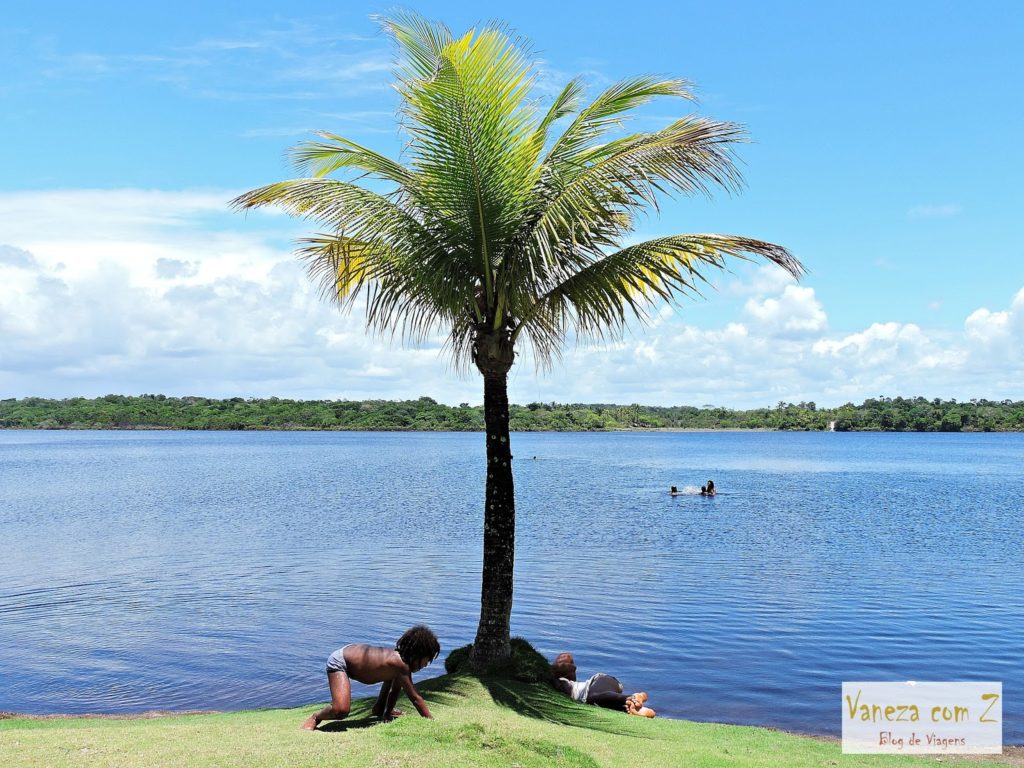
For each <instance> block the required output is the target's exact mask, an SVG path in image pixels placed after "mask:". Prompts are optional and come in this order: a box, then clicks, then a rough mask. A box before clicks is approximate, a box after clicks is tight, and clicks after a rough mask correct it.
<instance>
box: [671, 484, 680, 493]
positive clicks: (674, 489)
mask: <svg viewBox="0 0 1024 768" xmlns="http://www.w3.org/2000/svg"><path fill="white" fill-rule="evenodd" d="M669 493H679V491H678V490H677V489H676V487H675V486H674V485H673V486H672V488H671V489H670V490H669Z"/></svg>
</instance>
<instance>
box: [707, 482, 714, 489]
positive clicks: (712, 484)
mask: <svg viewBox="0 0 1024 768" xmlns="http://www.w3.org/2000/svg"><path fill="white" fill-rule="evenodd" d="M714 489H715V481H714V480H708V490H709V491H713V490H714Z"/></svg>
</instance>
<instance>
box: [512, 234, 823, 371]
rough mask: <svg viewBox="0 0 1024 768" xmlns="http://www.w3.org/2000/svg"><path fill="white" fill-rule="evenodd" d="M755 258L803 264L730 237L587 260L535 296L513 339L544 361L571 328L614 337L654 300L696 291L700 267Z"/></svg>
mask: <svg viewBox="0 0 1024 768" xmlns="http://www.w3.org/2000/svg"><path fill="white" fill-rule="evenodd" d="M729 257H731V258H738V259H742V260H751V259H753V258H755V257H760V258H764V259H766V260H768V261H769V262H772V263H774V264H777V265H778V266H780V267H782V268H783V269H785V270H786V271H787V272H789V273H790V274H791V275H793V276H794V277H799V276H800V275H801V274H802V273H803V267H802V265H801V264H800V262H799V261H797V260H796V258H794V257H793V255H792V254H791V253H790V252H789V251H788V250H786V249H785V248H783V247H782V246H779V245H775V244H773V243H768V242H764V241H762V240H754V239H751V238H747V237H740V236H735V235H716V234H692V235H673V236H669V237H660V238H656V239H653V240H648V241H645V242H642V243H637V244H636V245H631V246H628V247H626V248H623V249H621V250H619V251H616V252H615V253H611V254H608V255H607V256H604V257H603V258H601V259H599V260H597V261H594V262H593V263H591V264H590V265H589V266H587V267H585V268H583V269H580V270H579V271H577V272H575V273H574V274H572V275H571V276H569V277H568V278H567V279H565V280H564V281H562V282H561V283H559V284H558V285H556V286H554V287H553V288H551V289H550V290H549V291H547V292H546V293H545V294H544V295H542V296H540V297H538V298H537V300H536V302H535V304H534V305H533V307H532V308H531V309H530V310H529V311H528V312H527V314H526V315H525V316H524V317H523V320H522V322H521V324H520V325H519V327H518V328H517V329H516V331H515V334H514V336H519V335H520V334H523V333H525V334H526V335H527V336H528V337H529V338H530V340H531V343H532V345H533V346H534V348H535V350H539V352H540V355H539V357H538V360H539V362H540V363H542V364H543V363H546V362H548V360H546V359H545V358H546V357H548V355H549V351H550V350H551V349H552V348H554V347H556V346H557V341H558V339H562V338H564V336H565V333H566V331H567V329H568V328H569V327H570V326H571V327H573V328H575V329H576V331H577V332H578V334H579V335H580V336H581V337H583V338H603V337H605V336H612V337H615V336H618V335H619V334H621V332H622V331H623V330H624V329H625V327H626V325H627V323H628V322H629V321H630V320H637V321H639V322H641V323H644V322H646V321H647V320H648V319H649V313H650V311H651V310H652V309H653V308H654V307H655V306H656V305H657V304H658V303H659V302H662V301H664V302H674V301H677V300H678V299H679V298H681V297H683V296H687V295H691V296H692V295H699V293H700V285H701V284H703V283H707V282H708V280H707V277H706V272H707V270H708V269H709V268H710V269H716V270H721V269H724V268H725V266H726V259H727V258H729Z"/></svg>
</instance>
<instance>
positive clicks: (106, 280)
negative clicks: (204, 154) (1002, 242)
mask: <svg viewBox="0 0 1024 768" xmlns="http://www.w3.org/2000/svg"><path fill="white" fill-rule="evenodd" d="M233 194H234V193H233V192H231V191H224V190H200V191H180V192H168V191H147V190H136V189H125V190H108V191H99V190H63V191H49V192H24V193H5V194H0V244H2V245H0V338H2V340H3V341H2V344H0V397H25V396H32V395H36V396H48V397H70V396H78V395H83V396H97V395H103V394H108V393H123V394H141V393H145V392H150V393H158V392H161V393H164V394H169V395H185V394H195V395H206V396H212V397H232V396H242V397H248V396H271V395H276V396H279V397H295V398H302V399H321V398H331V399H333V398H347V399H366V398H382V399H397V398H415V397H419V396H422V395H427V396H430V397H434V398H435V399H437V400H440V401H443V402H447V403H453V404H454V403H459V402H479V400H480V399H481V392H482V386H481V384H480V381H479V378H478V377H477V376H476V375H475V374H474V373H471V374H470V375H461V376H460V375H459V373H458V372H457V371H456V370H454V369H453V366H452V365H451V362H450V360H449V359H448V358H447V357H446V355H445V353H444V350H443V338H438V339H436V340H434V341H433V342H432V343H430V344H427V345H425V346H424V347H423V348H418V349H408V348H401V347H400V346H399V345H397V344H394V343H391V342H390V341H389V340H387V339H379V338H374V337H371V336H369V335H367V334H366V333H365V332H364V330H363V323H362V317H361V316H360V315H359V314H358V312H355V313H353V314H351V315H347V316H344V315H340V314H339V313H338V312H337V311H336V310H335V309H334V308H332V307H331V306H329V305H327V304H325V303H323V302H322V301H321V300H320V298H319V296H318V295H317V293H316V290H315V288H314V287H313V285H312V284H311V283H310V282H309V281H308V280H307V279H306V277H305V275H304V273H303V271H302V267H301V265H300V264H298V263H297V262H296V260H295V259H294V258H293V257H292V255H291V253H290V250H289V242H288V237H287V236H286V235H288V236H291V235H297V234H299V233H301V231H302V229H301V225H294V226H295V227H297V229H295V230H294V231H292V230H291V229H288V227H283V226H282V220H283V217H280V216H274V215H268V214H254V215H250V217H248V218H247V219H243V218H242V217H241V216H235V215H231V214H230V213H228V211H227V208H226V201H227V200H229V199H230V198H231V197H232V195H233ZM289 226H291V225H289ZM722 278H723V279H722V280H721V281H720V283H719V291H718V294H717V295H715V294H712V295H711V296H710V301H711V302H716V301H719V300H722V301H733V302H736V305H737V310H736V314H735V317H733V318H732V319H730V320H728V321H727V322H725V323H724V324H721V325H718V326H714V325H712V326H706V325H702V324H700V320H701V309H702V307H701V305H700V304H691V303H686V304H683V305H682V307H681V311H680V309H677V308H672V307H668V306H666V307H663V308H662V310H661V312H660V313H659V314H658V315H657V317H656V318H655V320H654V322H653V323H652V324H651V326H650V327H648V328H642V327H639V326H634V328H633V331H632V333H631V334H629V335H627V337H626V338H624V339H622V340H619V341H616V342H612V343H606V344H603V345H597V346H579V347H577V346H576V345H575V344H574V343H573V341H572V340H570V341H569V342H568V343H567V346H566V350H565V355H564V357H563V360H562V362H561V363H560V364H558V365H557V366H556V368H555V370H554V371H552V372H551V373H548V374H537V373H536V372H535V370H534V366H533V362H532V360H531V359H530V356H529V352H528V350H524V352H525V354H523V355H522V356H521V357H520V359H519V361H518V364H517V366H516V368H514V369H513V374H512V378H511V381H510V395H511V397H512V399H513V400H515V401H516V402H530V401H535V400H543V401H549V400H557V401H561V402H619V403H626V402H640V403H645V404H658V405H677V404H690V405H701V404H714V405H721V406H727V407H755V406H766V405H773V404H774V403H776V402H777V401H779V400H786V401H792V402H798V401H808V400H813V401H815V402H818V403H820V404H822V405H836V404H840V403H842V402H846V401H848V400H852V401H860V400H862V399H864V398H866V397H873V396H878V395H891V396H895V395H904V396H909V395H924V396H927V397H956V398H959V399H970V398H974V397H985V398H991V399H1004V398H1012V399H1019V398H1022V397H1024V383H1022V382H1024V375H1022V374H1024V353H1022V350H1024V287H1022V286H1008V289H1007V294H1006V296H1005V302H1004V303H1002V304H1000V305H996V306H991V307H988V306H986V307H977V308H976V309H975V310H974V311H973V312H971V313H970V314H969V315H967V316H966V317H964V319H963V324H962V327H961V328H960V329H958V330H952V331H951V330H948V329H930V328H927V327H923V326H921V325H918V324H915V323H906V322H889V321H886V320H885V319H880V320H879V321H878V322H873V323H871V324H870V325H868V327H864V328H846V329H838V328H832V327H831V326H830V324H829V318H828V310H827V307H825V306H824V305H823V303H822V301H821V300H820V299H819V298H818V296H817V295H816V293H815V288H814V285H813V278H812V279H810V280H808V281H806V282H805V284H797V283H795V282H793V281H792V280H791V279H790V278H789V277H788V276H786V275H785V274H784V273H782V272H781V270H778V269H775V268H770V267H759V268H751V269H744V270H741V271H739V272H738V273H737V274H734V275H723V276H722Z"/></svg>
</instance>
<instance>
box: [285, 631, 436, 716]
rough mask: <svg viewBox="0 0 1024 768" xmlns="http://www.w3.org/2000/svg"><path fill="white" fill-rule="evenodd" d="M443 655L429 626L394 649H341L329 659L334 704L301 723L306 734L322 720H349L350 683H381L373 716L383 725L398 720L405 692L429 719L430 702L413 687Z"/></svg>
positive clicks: (403, 638) (408, 633)
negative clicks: (400, 697)
mask: <svg viewBox="0 0 1024 768" xmlns="http://www.w3.org/2000/svg"><path fill="white" fill-rule="evenodd" d="M440 652H441V644H440V643H439V642H438V641H437V637H436V636H435V635H434V633H433V632H431V631H430V630H429V629H428V628H427V627H425V626H423V625H422V624H418V625H416V626H415V627H413V628H412V629H409V630H407V631H406V632H405V634H404V635H402V636H401V637H400V638H399V639H398V643H396V644H395V648H394V650H392V649H391V648H380V647H378V646H374V645H364V644H363V643H352V644H350V645H346V646H344V647H342V648H339V649H338V650H336V651H335V652H334V653H332V654H331V655H330V656H329V657H328V658H327V685H328V686H329V687H330V689H331V704H330V706H327V707H324V708H323V709H322V710H320V711H319V712H317V713H316V714H315V715H310V716H309V717H307V718H306V721H305V722H304V723H303V724H302V727H303V728H305V729H306V730H307V731H315V730H316V727H317V725H319V724H320V722H321V721H323V720H341V719H343V718H345V717H348V713H349V708H350V707H351V706H352V686H351V682H350V681H351V680H355V681H357V682H360V683H366V684H367V685H372V684H373V683H382V685H381V687H380V694H379V695H378V696H377V703H376V704H374V705H373V714H374V715H376V716H377V717H379V718H380V719H381V720H383V721H384V722H388V721H390V720H393V719H395V718H396V717H398V716H399V715H401V714H402V711H401V710H399V709H395V702H396V701H398V694H399V693H400V692H401V691H402V690H404V691H405V694H406V696H408V697H409V701H411V702H412V705H413V706H414V707H416V711H417V712H419V713H420V715H422V716H423V717H430V716H431V715H430V710H429V709H428V708H427V702H425V701H424V700H423V697H422V696H420V694H419V691H417V690H416V687H415V686H414V685H413V684H412V676H413V673H414V672H419V671H420V670H421V669H423V668H424V667H425V666H427V665H428V664H430V662H432V661H433V660H434V659H436V658H437V655H438V654H439V653H440Z"/></svg>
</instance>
